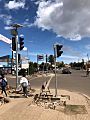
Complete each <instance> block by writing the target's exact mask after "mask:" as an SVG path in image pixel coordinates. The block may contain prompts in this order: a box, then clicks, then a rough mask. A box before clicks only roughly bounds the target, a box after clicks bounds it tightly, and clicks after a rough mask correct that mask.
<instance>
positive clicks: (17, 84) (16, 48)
mask: <svg viewBox="0 0 90 120" xmlns="http://www.w3.org/2000/svg"><path fill="white" fill-rule="evenodd" d="M17 87H18V34H17V35H16V88H17Z"/></svg>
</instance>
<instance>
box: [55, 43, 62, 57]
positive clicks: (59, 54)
mask: <svg viewBox="0 0 90 120" xmlns="http://www.w3.org/2000/svg"><path fill="white" fill-rule="evenodd" d="M62 47H63V45H59V44H58V45H56V56H57V57H59V56H61V54H62V53H63V51H61V48H62Z"/></svg>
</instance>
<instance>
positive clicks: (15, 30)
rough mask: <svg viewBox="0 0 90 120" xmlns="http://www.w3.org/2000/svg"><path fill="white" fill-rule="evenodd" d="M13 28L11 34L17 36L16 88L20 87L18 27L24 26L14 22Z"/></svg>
mask: <svg viewBox="0 0 90 120" xmlns="http://www.w3.org/2000/svg"><path fill="white" fill-rule="evenodd" d="M12 27H13V29H12V30H11V34H12V35H13V36H15V41H16V89H17V87H18V31H17V29H18V28H20V27H22V25H20V24H13V25H12Z"/></svg>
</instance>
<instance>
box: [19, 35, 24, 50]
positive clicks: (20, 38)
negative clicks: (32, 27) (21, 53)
mask: <svg viewBox="0 0 90 120" xmlns="http://www.w3.org/2000/svg"><path fill="white" fill-rule="evenodd" d="M19 40H20V50H23V48H24V42H23V40H24V38H23V37H19Z"/></svg>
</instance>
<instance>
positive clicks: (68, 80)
mask: <svg viewBox="0 0 90 120" xmlns="http://www.w3.org/2000/svg"><path fill="white" fill-rule="evenodd" d="M7 79H8V82H9V84H10V85H11V86H14V87H15V86H16V78H9V77H8V78H7ZM19 79H20V78H19ZM28 79H29V78H28ZM49 79H50V76H48V77H44V76H42V77H36V78H35V77H32V78H30V79H29V80H30V83H31V87H32V88H41V85H42V84H43V83H44V82H45V81H48V80H49ZM57 84H58V89H66V90H69V91H74V92H80V93H83V94H86V95H88V96H90V76H88V77H86V72H85V71H82V70H72V74H61V73H58V74H57ZM50 88H55V77H53V78H52V80H51V83H50Z"/></svg>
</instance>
